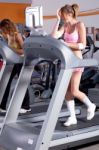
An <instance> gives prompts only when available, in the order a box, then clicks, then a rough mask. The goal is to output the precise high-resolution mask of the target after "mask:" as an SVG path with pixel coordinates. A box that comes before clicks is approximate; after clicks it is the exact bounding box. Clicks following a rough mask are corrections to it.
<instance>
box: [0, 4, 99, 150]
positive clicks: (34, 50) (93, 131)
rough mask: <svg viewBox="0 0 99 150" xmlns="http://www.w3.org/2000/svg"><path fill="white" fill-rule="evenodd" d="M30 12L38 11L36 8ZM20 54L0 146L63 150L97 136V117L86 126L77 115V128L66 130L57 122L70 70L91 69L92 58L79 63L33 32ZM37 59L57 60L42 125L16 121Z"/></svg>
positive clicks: (64, 48) (58, 45) (60, 46)
mask: <svg viewBox="0 0 99 150" xmlns="http://www.w3.org/2000/svg"><path fill="white" fill-rule="evenodd" d="M34 9H35V10H38V9H39V7H35V8H34ZM33 15H34V14H33ZM32 18H33V17H32ZM42 33H43V32H42ZM24 51H25V61H24V65H23V68H22V70H21V73H20V76H19V79H18V82H17V85H16V87H15V90H14V92H13V96H12V99H11V102H10V105H9V107H8V111H7V114H6V117H5V119H4V123H3V127H2V130H1V135H0V145H1V146H3V147H4V148H5V149H7V150H20V149H21V150H48V149H50V148H52V147H56V146H60V147H62V145H65V148H67V147H69V146H72V145H79V144H81V143H83V141H84V142H85V143H87V142H88V141H89V139H92V138H96V137H98V136H99V121H98V120H99V119H98V120H97V117H98V116H97V115H96V116H95V118H94V120H92V121H90V123H89V122H87V121H86V120H85V119H84V118H82V117H81V116H80V117H81V118H80V121H79V122H78V125H77V126H76V127H70V128H66V127H62V126H61V125H60V121H59V120H58V116H59V112H60V110H61V107H62V104H63V101H64V97H65V93H66V91H67V88H68V84H69V81H70V78H71V75H72V71H73V69H74V68H76V67H85V66H95V65H97V64H98V62H97V61H96V60H92V59H90V60H80V59H79V58H77V57H76V56H75V55H74V54H73V52H72V51H71V50H70V49H69V48H68V47H67V46H66V45H65V44H64V43H62V42H60V41H59V40H56V39H54V38H52V37H50V36H48V35H46V36H45V35H43V34H39V32H36V31H33V33H32V34H31V35H30V37H29V38H27V39H26V40H25V42H24ZM41 58H42V59H48V60H49V59H50V60H52V61H53V60H55V59H56V58H58V59H60V60H61V69H60V73H59V76H58V79H57V82H56V85H55V89H54V92H53V95H52V98H51V101H50V104H49V107H48V110H47V113H46V117H45V120H44V122H43V124H42V125H41V124H39V123H29V122H24V121H23V122H20V121H17V117H18V114H19V111H20V107H21V103H22V101H23V98H24V95H25V92H26V89H27V88H28V84H29V83H30V80H31V76H32V73H33V70H34V67H35V65H36V64H37V62H39V60H40V59H41ZM96 120H97V122H95V121H96ZM93 121H94V122H93ZM80 122H81V123H80ZM60 149H61V148H60Z"/></svg>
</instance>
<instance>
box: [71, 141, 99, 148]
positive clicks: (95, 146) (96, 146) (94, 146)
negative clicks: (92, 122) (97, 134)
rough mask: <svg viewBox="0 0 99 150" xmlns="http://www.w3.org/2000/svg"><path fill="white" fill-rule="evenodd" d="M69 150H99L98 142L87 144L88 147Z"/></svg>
mask: <svg viewBox="0 0 99 150" xmlns="http://www.w3.org/2000/svg"><path fill="white" fill-rule="evenodd" d="M69 150H99V142H97V143H93V144H88V145H85V146H82V147H78V148H71V149H69Z"/></svg>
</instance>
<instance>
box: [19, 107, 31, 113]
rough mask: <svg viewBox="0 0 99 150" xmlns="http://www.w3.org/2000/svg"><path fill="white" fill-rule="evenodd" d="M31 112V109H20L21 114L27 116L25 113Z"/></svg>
mask: <svg viewBox="0 0 99 150" xmlns="http://www.w3.org/2000/svg"><path fill="white" fill-rule="evenodd" d="M30 111H31V108H30V109H24V108H21V109H20V114H25V113H27V112H30Z"/></svg>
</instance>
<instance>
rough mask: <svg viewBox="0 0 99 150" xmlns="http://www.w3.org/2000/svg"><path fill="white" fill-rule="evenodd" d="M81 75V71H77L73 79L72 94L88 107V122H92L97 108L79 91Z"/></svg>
mask: <svg viewBox="0 0 99 150" xmlns="http://www.w3.org/2000/svg"><path fill="white" fill-rule="evenodd" d="M81 75H82V72H81V71H76V72H74V73H73V75H72V78H71V93H72V95H73V96H74V97H76V98H78V99H79V100H81V101H82V102H83V103H84V104H85V105H86V106H87V108H88V109H87V112H88V113H87V120H91V119H92V118H93V117H94V114H95V108H96V106H95V104H93V103H92V102H91V101H90V100H89V98H88V97H87V96H86V95H85V94H84V93H83V92H81V91H80V90H79V85H80V80H81Z"/></svg>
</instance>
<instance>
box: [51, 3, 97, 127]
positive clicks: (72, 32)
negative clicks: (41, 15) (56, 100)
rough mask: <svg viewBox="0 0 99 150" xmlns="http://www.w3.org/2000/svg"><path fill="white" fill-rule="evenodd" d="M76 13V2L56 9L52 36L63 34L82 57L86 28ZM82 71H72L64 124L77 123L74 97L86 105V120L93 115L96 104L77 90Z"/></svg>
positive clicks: (77, 8) (68, 43)
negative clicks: (68, 112) (67, 111)
mask: <svg viewBox="0 0 99 150" xmlns="http://www.w3.org/2000/svg"><path fill="white" fill-rule="evenodd" d="M78 13H79V6H78V4H73V5H65V6H63V7H62V8H61V9H60V10H58V11H57V23H56V25H55V27H54V29H53V32H52V36H53V37H54V38H57V39H58V38H60V37H61V36H62V35H63V40H64V41H65V43H66V45H67V46H68V47H70V48H71V50H72V51H73V52H74V54H75V55H76V56H77V57H79V58H81V59H82V53H81V49H84V48H85V46H86V29H85V26H84V23H83V22H79V21H78V20H77V15H78ZM61 19H62V20H63V21H64V25H62V26H61V27H59V24H60V20H61ZM82 72H83V68H76V69H74V71H73V74H72V77H71V81H70V84H69V87H68V91H67V93H66V100H67V108H68V109H69V111H70V117H69V118H68V119H67V120H66V122H65V123H64V126H70V125H73V124H77V118H76V115H75V102H74V97H76V98H78V99H79V100H80V101H82V102H83V103H84V104H85V105H86V106H87V120H91V119H92V118H93V117H94V115H95V109H96V105H95V104H93V103H92V102H91V101H90V100H89V98H88V97H87V96H86V95H85V94H84V93H83V92H81V91H80V90H79V85H80V80H81V75H82Z"/></svg>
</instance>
